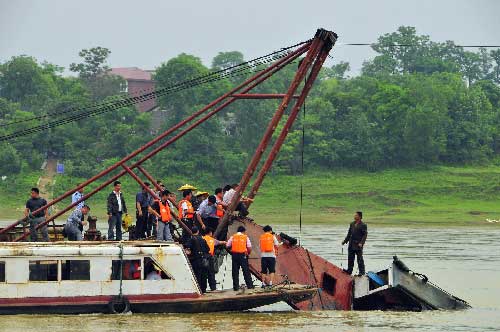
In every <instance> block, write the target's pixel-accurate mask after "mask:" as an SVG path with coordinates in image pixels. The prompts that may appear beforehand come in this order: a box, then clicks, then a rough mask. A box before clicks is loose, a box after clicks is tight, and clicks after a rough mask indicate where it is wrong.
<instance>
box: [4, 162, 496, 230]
mask: <svg viewBox="0 0 500 332" xmlns="http://www.w3.org/2000/svg"><path fill="white" fill-rule="evenodd" d="M39 176H40V174H39V173H33V174H26V175H23V176H17V177H14V178H10V179H8V182H6V181H2V183H1V185H0V219H1V220H14V219H16V218H18V217H19V216H21V215H22V210H23V205H24V202H25V201H26V199H27V197H28V195H29V188H30V187H31V186H32V185H36V182H37V180H38V178H39ZM81 180H82V179H72V178H69V177H68V176H60V175H59V176H56V178H55V183H53V184H52V185H53V192H54V195H58V194H60V193H62V192H64V191H65V190H66V189H67V188H70V187H71V186H74V185H75V184H76V183H78V182H79V181H81ZM122 182H123V190H124V193H125V197H126V200H127V202H128V205H129V209H133V201H134V196H135V192H136V191H137V190H138V185H137V184H136V183H135V182H134V181H133V180H132V179H128V178H124V179H123V181H122ZM185 182H187V180H185V179H175V180H174V179H171V180H170V181H166V183H167V186H168V187H169V188H176V187H178V186H179V185H181V184H182V183H185ZM301 183H302V184H303V193H304V195H303V205H302V222H303V223H304V224H318V223H319V224H323V223H329V224H330V223H331V224H345V223H346V222H348V221H349V220H351V219H352V215H353V213H354V211H357V210H361V211H363V212H364V215H365V220H366V221H368V222H370V223H376V224H380V225H422V226H446V225H454V226H467V225H486V226H487V225H495V224H496V225H500V223H494V222H491V223H490V222H488V221H487V219H490V220H499V219H500V204H499V202H500V167H499V166H484V167H477V166H476V167H445V166H436V167H432V168H425V169H415V168H414V169H392V170H385V171H381V172H361V171H347V170H334V171H331V172H317V173H312V174H307V175H306V176H304V178H301V177H297V176H284V175H279V176H274V175H271V174H269V175H268V177H267V178H266V180H265V181H264V184H263V186H262V188H261V190H260V191H259V193H258V195H257V197H256V198H255V203H254V204H253V205H252V207H251V216H252V217H253V218H254V219H255V220H256V221H257V222H258V223H260V224H266V223H269V224H294V223H298V222H299V210H300V185H301ZM194 184H195V185H197V186H199V187H200V189H202V190H207V191H212V189H210V190H208V189H209V188H212V187H216V186H217V184H210V183H208V184H203V183H201V184H200V183H196V182H195V183H194ZM90 189H91V188H88V190H87V191H89V190H90ZM109 190H111V187H110V188H109ZM109 190H105V191H103V192H101V193H99V194H97V195H96V196H94V197H93V198H92V199H90V200H89V202H88V203H89V204H90V206H91V208H92V211H91V212H92V214H94V215H97V216H98V217H99V218H100V220H105V215H106V213H105V204H106V203H105V201H106V195H107V193H108V191H109ZM179 196H180V195H179ZM68 201H69V200H65V201H64V203H66V202H68ZM63 206H64V204H62V203H60V204H59V205H58V206H57V207H56V209H57V208H62V207H63Z"/></svg>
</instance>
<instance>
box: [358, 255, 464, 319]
mask: <svg viewBox="0 0 500 332" xmlns="http://www.w3.org/2000/svg"><path fill="white" fill-rule="evenodd" d="M353 308H354V309H355V310H405V311H422V310H436V309H447V310H456V309H467V308H470V305H469V304H468V303H467V302H466V301H464V300H462V299H460V298H458V297H456V296H454V295H452V294H450V293H448V292H446V291H445V290H443V289H441V288H440V287H438V286H437V285H435V284H433V283H432V282H430V281H429V278H428V277H427V276H425V275H423V274H420V273H417V272H414V271H412V270H410V269H409V268H408V267H407V266H406V264H404V263H403V262H402V261H401V260H400V259H399V258H398V257H397V256H394V257H393V261H392V263H391V265H390V266H389V267H388V268H387V269H383V270H381V271H378V272H368V273H367V274H366V275H363V276H358V277H355V280H354V303H353Z"/></svg>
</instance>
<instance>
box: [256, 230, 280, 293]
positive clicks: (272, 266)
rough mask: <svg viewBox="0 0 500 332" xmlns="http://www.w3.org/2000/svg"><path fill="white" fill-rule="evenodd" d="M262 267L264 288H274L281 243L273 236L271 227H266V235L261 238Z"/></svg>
mask: <svg viewBox="0 0 500 332" xmlns="http://www.w3.org/2000/svg"><path fill="white" fill-rule="evenodd" d="M259 242H260V265H261V274H262V287H263V288H264V287H272V285H273V280H274V274H275V273H276V253H277V252H278V246H279V242H278V239H276V236H274V234H273V229H272V228H271V226H269V225H266V226H264V234H262V235H261V236H260V241H259Z"/></svg>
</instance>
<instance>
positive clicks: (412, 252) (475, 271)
mask: <svg viewBox="0 0 500 332" xmlns="http://www.w3.org/2000/svg"><path fill="white" fill-rule="evenodd" d="M369 227H370V226H369ZM275 228H276V229H275V230H276V231H284V232H285V233H288V234H290V235H293V236H297V235H298V227H296V226H280V227H275ZM346 231H347V225H346V227H338V226H305V227H303V229H302V237H301V240H302V245H303V246H305V247H307V248H308V249H310V250H311V251H313V252H314V253H316V254H319V255H320V256H322V257H324V258H326V259H328V260H329V261H331V262H333V263H335V264H337V265H343V266H344V267H345V266H346V264H347V263H346V260H347V257H346V256H347V253H346V252H344V253H343V254H342V251H341V246H340V242H341V241H342V240H343V238H344V236H345V233H346ZM393 255H398V257H400V258H401V259H402V260H403V261H404V262H405V263H406V264H407V265H408V266H409V267H410V268H411V269H412V270H415V271H417V272H421V273H425V274H426V275H427V276H428V277H429V279H430V280H431V281H432V282H434V283H436V284H438V285H439V286H441V287H442V288H444V289H446V290H447V291H450V292H451V293H452V294H454V295H456V296H458V297H460V298H463V299H464V300H467V301H468V302H469V303H470V304H471V305H472V306H473V308H472V309H470V310H465V311H428V312H420V313H414V312H380V311H378V312H375V311H372V312H352V311H351V312H340V311H322V312H294V311H291V310H290V309H289V308H288V306H286V305H285V304H278V305H273V306H267V307H263V308H261V309H260V310H254V311H251V312H245V313H217V314H196V315H187V314H186V315H178V314H156V315H139V314H128V315H117V316H111V315H78V316H60V315H59V316H58V315H45V316H29V315H18V316H2V317H0V331H9V332H17V331H19V332H21V331H22V332H24V331H51V332H59V331H62V332H69V331H82V332H83V331H92V332H105V331H106V332H107V331H134V332H136V331H155V332H163V331H176V332H180V331H191V332H195V331H205V332H209V331H245V332H247V331H265V332H272V331H280V332H288V331H297V330H303V331H393V330H406V331H500V228H499V227H484V228H463V227H458V228H451V229H450V228H445V227H439V228H424V227H419V228H396V227H379V228H374V227H370V229H369V236H368V240H367V244H366V246H365V262H366V265H367V269H368V270H377V269H379V268H383V267H386V266H387V265H388V264H389V263H390V262H391V259H392V256H393ZM228 274H230V273H229V271H228ZM226 284H227V280H226Z"/></svg>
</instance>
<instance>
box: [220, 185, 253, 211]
mask: <svg viewBox="0 0 500 332" xmlns="http://www.w3.org/2000/svg"><path fill="white" fill-rule="evenodd" d="M239 186H240V185H239V183H234V184H233V185H231V186H229V189H228V190H227V191H226V192H225V193H224V196H223V203H224V204H225V205H226V206H230V205H231V202H232V200H233V197H234V195H236V191H237V190H238V188H239ZM226 188H228V186H226ZM248 200H249V199H246V198H244V197H243V196H242V197H241V198H240V201H239V202H238V204H237V205H236V209H235V210H236V211H239V213H240V216H241V217H246V216H247V215H248V209H247V206H246V205H245V203H246V202H248Z"/></svg>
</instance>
